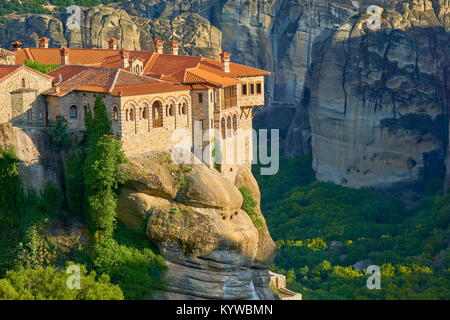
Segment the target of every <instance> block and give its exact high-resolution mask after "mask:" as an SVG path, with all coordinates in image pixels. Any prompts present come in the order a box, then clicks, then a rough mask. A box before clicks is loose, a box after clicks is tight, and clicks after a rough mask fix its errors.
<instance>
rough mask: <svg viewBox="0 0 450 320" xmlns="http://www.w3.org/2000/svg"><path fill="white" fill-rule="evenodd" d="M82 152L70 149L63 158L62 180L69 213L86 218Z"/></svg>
mask: <svg viewBox="0 0 450 320" xmlns="http://www.w3.org/2000/svg"><path fill="white" fill-rule="evenodd" d="M83 165H84V152H83V151H82V150H74V151H71V152H70V153H69V154H68V155H67V156H66V159H65V166H64V181H65V186H66V202H67V208H68V209H69V211H70V213H72V214H75V215H78V216H80V217H82V218H86V217H85V216H84V214H83V212H84V175H83V170H80V168H83Z"/></svg>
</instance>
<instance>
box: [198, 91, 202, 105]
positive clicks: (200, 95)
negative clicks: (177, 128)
mask: <svg viewBox="0 0 450 320" xmlns="http://www.w3.org/2000/svg"><path fill="white" fill-rule="evenodd" d="M198 103H203V93H199V94H198Z"/></svg>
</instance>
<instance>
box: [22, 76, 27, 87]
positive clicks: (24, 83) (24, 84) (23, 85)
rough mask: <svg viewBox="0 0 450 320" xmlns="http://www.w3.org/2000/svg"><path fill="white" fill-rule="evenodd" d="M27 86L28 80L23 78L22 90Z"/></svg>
mask: <svg viewBox="0 0 450 320" xmlns="http://www.w3.org/2000/svg"><path fill="white" fill-rule="evenodd" d="M26 86H27V80H25V78H22V88H25V87H26Z"/></svg>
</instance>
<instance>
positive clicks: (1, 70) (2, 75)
mask: <svg viewBox="0 0 450 320" xmlns="http://www.w3.org/2000/svg"><path fill="white" fill-rule="evenodd" d="M21 69H25V70H27V71H28V72H32V73H35V74H37V75H40V76H42V77H43V78H48V79H52V78H53V77H51V76H49V75H47V74H44V73H41V72H39V71H36V70H34V69H31V68H29V67H26V66H24V65H0V81H4V80H6V79H7V78H8V77H9V76H11V75H13V74H14V73H16V72H17V71H19V70H21Z"/></svg>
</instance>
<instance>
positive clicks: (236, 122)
mask: <svg viewBox="0 0 450 320" xmlns="http://www.w3.org/2000/svg"><path fill="white" fill-rule="evenodd" d="M237 129H238V117H237V115H236V114H235V115H234V116H233V130H234V134H236V132H237Z"/></svg>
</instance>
